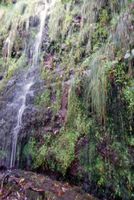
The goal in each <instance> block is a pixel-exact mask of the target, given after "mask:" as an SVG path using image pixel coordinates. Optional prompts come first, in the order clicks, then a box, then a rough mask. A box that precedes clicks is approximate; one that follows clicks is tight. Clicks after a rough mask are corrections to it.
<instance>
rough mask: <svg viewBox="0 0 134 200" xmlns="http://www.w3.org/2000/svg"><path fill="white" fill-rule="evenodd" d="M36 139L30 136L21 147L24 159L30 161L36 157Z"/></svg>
mask: <svg viewBox="0 0 134 200" xmlns="http://www.w3.org/2000/svg"><path fill="white" fill-rule="evenodd" d="M36 144H37V142H36V140H35V139H34V138H32V137H31V138H30V139H29V141H28V143H27V144H26V145H25V146H24V148H23V158H24V159H27V160H28V159H29V158H30V159H31V160H32V162H33V161H34V160H35V159H36V154H37V147H36Z"/></svg>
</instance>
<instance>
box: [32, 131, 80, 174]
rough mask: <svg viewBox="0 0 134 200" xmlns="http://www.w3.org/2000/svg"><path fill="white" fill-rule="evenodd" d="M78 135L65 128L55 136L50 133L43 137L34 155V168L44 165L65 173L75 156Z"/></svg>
mask: <svg viewBox="0 0 134 200" xmlns="http://www.w3.org/2000/svg"><path fill="white" fill-rule="evenodd" d="M78 137H79V133H77V132H75V131H67V130H65V131H62V132H61V133H60V135H59V136H57V137H56V138H53V136H50V135H48V136H46V137H44V145H42V146H41V147H40V148H39V150H38V154H37V155H36V160H35V163H34V166H35V168H38V167H41V166H42V167H43V166H44V167H45V166H46V167H49V168H50V169H51V170H56V171H59V172H61V173H62V174H63V175H65V174H66V171H67V169H68V167H70V165H71V163H72V161H73V160H74V158H75V145H76V142H77V140H78Z"/></svg>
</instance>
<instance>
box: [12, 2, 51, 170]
mask: <svg viewBox="0 0 134 200" xmlns="http://www.w3.org/2000/svg"><path fill="white" fill-rule="evenodd" d="M53 3H54V1H52V2H49V1H47V0H43V1H41V2H39V7H38V16H39V19H40V27H39V30H38V33H37V35H36V37H35V42H34V44H33V52H32V55H33V58H32V62H30V63H31V64H30V67H29V69H28V70H27V72H26V73H25V75H24V80H23V83H22V85H21V87H20V93H19V96H18V98H17V99H16V100H15V101H18V102H19V109H18V114H17V123H16V126H15V127H14V129H13V132H12V150H11V158H10V168H13V167H15V161H16V152H17V141H18V135H19V132H20V129H21V127H22V117H23V114H24V111H25V109H26V99H27V95H28V94H29V93H30V92H31V90H32V86H33V85H34V84H35V82H36V78H37V74H38V73H37V71H36V70H38V66H39V64H38V61H39V56H40V48H41V43H42V36H43V31H44V26H45V21H46V18H47V16H48V14H49V12H50V8H51V6H52V5H53ZM14 103H15V102H14Z"/></svg>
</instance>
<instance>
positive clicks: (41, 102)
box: [35, 89, 50, 107]
mask: <svg viewBox="0 0 134 200" xmlns="http://www.w3.org/2000/svg"><path fill="white" fill-rule="evenodd" d="M35 104H36V105H38V106H40V107H42V106H44V107H48V106H50V90H49V89H46V90H45V91H44V92H43V93H42V94H41V95H39V96H37V97H36V100H35Z"/></svg>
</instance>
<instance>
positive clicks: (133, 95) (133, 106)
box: [124, 82, 134, 113]
mask: <svg viewBox="0 0 134 200" xmlns="http://www.w3.org/2000/svg"><path fill="white" fill-rule="evenodd" d="M124 97H125V100H126V101H127V103H128V108H129V110H130V112H132V113H133V112H134V82H131V84H130V86H128V87H126V88H125V90H124Z"/></svg>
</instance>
